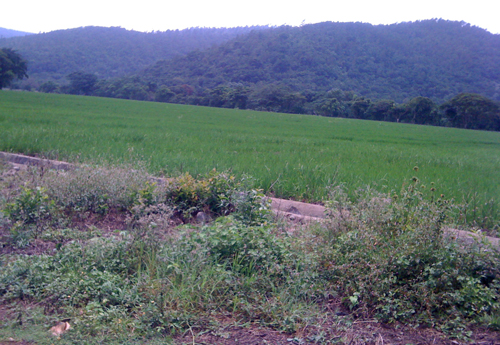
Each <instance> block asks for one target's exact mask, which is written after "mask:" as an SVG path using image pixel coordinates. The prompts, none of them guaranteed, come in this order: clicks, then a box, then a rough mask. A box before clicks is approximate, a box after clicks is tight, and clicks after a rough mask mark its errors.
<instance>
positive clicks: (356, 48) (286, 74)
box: [141, 20, 500, 102]
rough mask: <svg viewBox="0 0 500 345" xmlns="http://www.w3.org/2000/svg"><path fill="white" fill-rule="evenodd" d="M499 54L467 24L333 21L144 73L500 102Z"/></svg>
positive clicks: (199, 82) (498, 45)
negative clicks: (481, 97)
mask: <svg viewBox="0 0 500 345" xmlns="http://www.w3.org/2000/svg"><path fill="white" fill-rule="evenodd" d="M499 58H500V35H494V34H491V33H489V32H487V31H486V30H484V29H480V28H478V27H473V26H470V25H468V24H465V23H463V22H453V21H445V20H425V21H420V22H413V23H399V24H392V25H371V24H365V23H332V22H326V23H320V24H310V25H304V26H301V27H288V26H283V27H278V28H270V29H268V30H265V31H254V32H251V33H249V34H247V35H243V36H239V37H237V38H235V39H233V40H231V41H229V42H226V43H224V44H222V45H220V46H219V47H213V48H211V49H209V50H207V51H204V52H193V53H191V54H189V56H186V57H179V58H176V59H173V60H168V61H161V62H158V63H156V64H155V65H154V66H152V67H150V68H147V69H146V70H144V72H142V73H141V76H142V77H143V78H144V79H145V80H147V81H154V82H156V83H158V84H159V85H162V84H165V85H167V86H175V85H180V84H188V85H191V86H192V87H194V89H195V90H200V91H201V90H203V89H213V88H214V87H217V86H219V85H221V84H226V83H242V84H243V85H245V86H250V85H259V84H273V83H279V84H282V85H284V86H288V87H290V88H291V89H292V90H293V91H300V92H301V93H302V94H303V95H304V96H307V93H308V92H309V91H325V92H326V91H329V90H331V89H340V90H343V91H354V92H355V93H356V94H358V95H361V96H364V97H368V98H372V99H392V100H394V101H396V102H402V101H408V100H409V99H411V98H414V97H417V96H423V97H429V98H431V99H433V100H434V101H439V102H442V101H445V100H447V99H449V98H451V97H452V96H454V95H456V94H458V93H462V92H474V93H480V94H482V95H484V96H486V97H490V98H493V99H496V100H500V61H499ZM257 87H258V86H256V88H257Z"/></svg>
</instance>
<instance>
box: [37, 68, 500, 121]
mask: <svg viewBox="0 0 500 345" xmlns="http://www.w3.org/2000/svg"><path fill="white" fill-rule="evenodd" d="M67 78H68V80H69V84H67V85H64V86H59V85H57V84H55V83H54V82H47V83H44V84H42V85H41V86H40V89H39V90H40V91H41V92H61V93H68V94H77V95H88V96H100V97H112V98H123V99H132V100H142V101H156V102H167V103H178V104H190V105H199V106H210V107H219V108H235V109H252V110H260V111H270V112H282V113H294V114H309V115H319V116H329V117H343V118H353V119H364V120H375V121H389V122H400V123H412V124H421V125H433V126H447V127H457V128H467V129H478V130H490V131H500V102H498V101H495V100H492V99H489V98H487V97H485V96H482V95H479V94H475V93H460V94H458V95H456V96H454V97H452V98H450V99H449V100H447V101H445V102H442V103H440V104H439V103H436V102H434V101H433V100H432V99H430V98H429V97H423V96H417V97H414V98H412V99H410V100H409V101H407V102H402V103H396V102H395V101H393V100H388V99H379V100H372V99H369V98H367V97H364V96H360V95H357V94H356V93H355V92H353V91H343V90H340V89H332V90H329V91H326V92H322V91H305V92H297V91H294V90H293V89H291V88H290V87H289V86H287V85H282V84H278V83H273V84H262V83H259V84H255V85H252V86H245V85H243V84H238V83H232V84H225V85H220V86H217V87H214V88H212V89H204V90H203V91H200V90H197V89H195V88H194V87H192V86H190V85H187V84H180V85H176V86H174V87H167V86H164V85H162V86H158V85H157V84H155V83H154V82H148V81H144V80H141V79H140V78H139V77H130V78H120V79H115V80H99V79H98V78H97V77H96V76H95V75H93V74H89V73H83V72H75V73H72V74H70V75H68V76H67Z"/></svg>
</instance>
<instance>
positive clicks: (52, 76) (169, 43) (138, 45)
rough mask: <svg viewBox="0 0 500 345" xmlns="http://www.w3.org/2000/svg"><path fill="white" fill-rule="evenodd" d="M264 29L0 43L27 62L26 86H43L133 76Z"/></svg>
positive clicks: (97, 32) (70, 33)
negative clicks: (83, 76) (88, 76)
mask: <svg viewBox="0 0 500 345" xmlns="http://www.w3.org/2000/svg"><path fill="white" fill-rule="evenodd" d="M260 28H262V29H263V28H267V27H260V26H255V27H238V28H230V29H226V28H220V29H217V28H190V29H185V30H168V31H162V32H160V31H155V32H148V33H146V32H139V31H131V30H126V29H123V28H120V27H111V28H105V27H82V28H76V29H68V30H58V31H51V32H48V33H41V34H37V35H29V36H24V37H11V38H3V39H0V47H7V48H13V49H15V50H16V51H17V52H19V53H20V54H21V55H22V56H23V57H24V58H25V59H26V60H27V61H28V66H29V70H28V74H29V76H30V79H31V80H30V83H28V85H29V86H31V87H33V86H34V87H35V88H36V87H37V86H38V85H39V84H40V83H42V82H44V81H49V80H50V81H55V82H58V83H65V82H66V79H65V77H66V76H67V75H68V74H71V73H73V72H76V71H84V72H86V73H93V74H95V75H96V76H97V77H99V78H103V79H107V78H111V77H120V76H126V75H129V74H132V73H136V72H138V71H140V70H141V69H143V68H145V67H147V66H149V65H151V64H153V63H155V62H156V61H158V60H164V59H170V58H173V57H175V56H181V55H184V54H186V53H188V52H190V51H194V50H203V49H207V48H210V47H212V46H213V45H218V44H221V43H223V42H225V41H228V40H229V39H231V38H234V37H236V36H237V35H240V34H244V33H248V32H250V31H252V30H257V29H260Z"/></svg>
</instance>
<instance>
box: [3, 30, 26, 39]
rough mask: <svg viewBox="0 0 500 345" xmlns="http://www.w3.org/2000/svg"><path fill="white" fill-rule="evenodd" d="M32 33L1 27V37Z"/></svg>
mask: <svg viewBox="0 0 500 345" xmlns="http://www.w3.org/2000/svg"><path fill="white" fill-rule="evenodd" d="M26 35H31V33H29V32H24V31H17V30H11V29H6V28H0V38H8V37H15V36H26Z"/></svg>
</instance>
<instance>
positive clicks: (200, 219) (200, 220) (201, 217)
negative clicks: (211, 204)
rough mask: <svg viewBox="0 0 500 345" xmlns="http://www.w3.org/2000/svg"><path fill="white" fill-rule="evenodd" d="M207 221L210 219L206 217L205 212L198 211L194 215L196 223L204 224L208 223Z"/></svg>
mask: <svg viewBox="0 0 500 345" xmlns="http://www.w3.org/2000/svg"><path fill="white" fill-rule="evenodd" d="M209 219H210V218H209V217H208V215H207V214H206V213H205V212H201V211H200V212H198V213H197V214H196V221H197V222H198V223H206V222H208V220H209Z"/></svg>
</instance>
